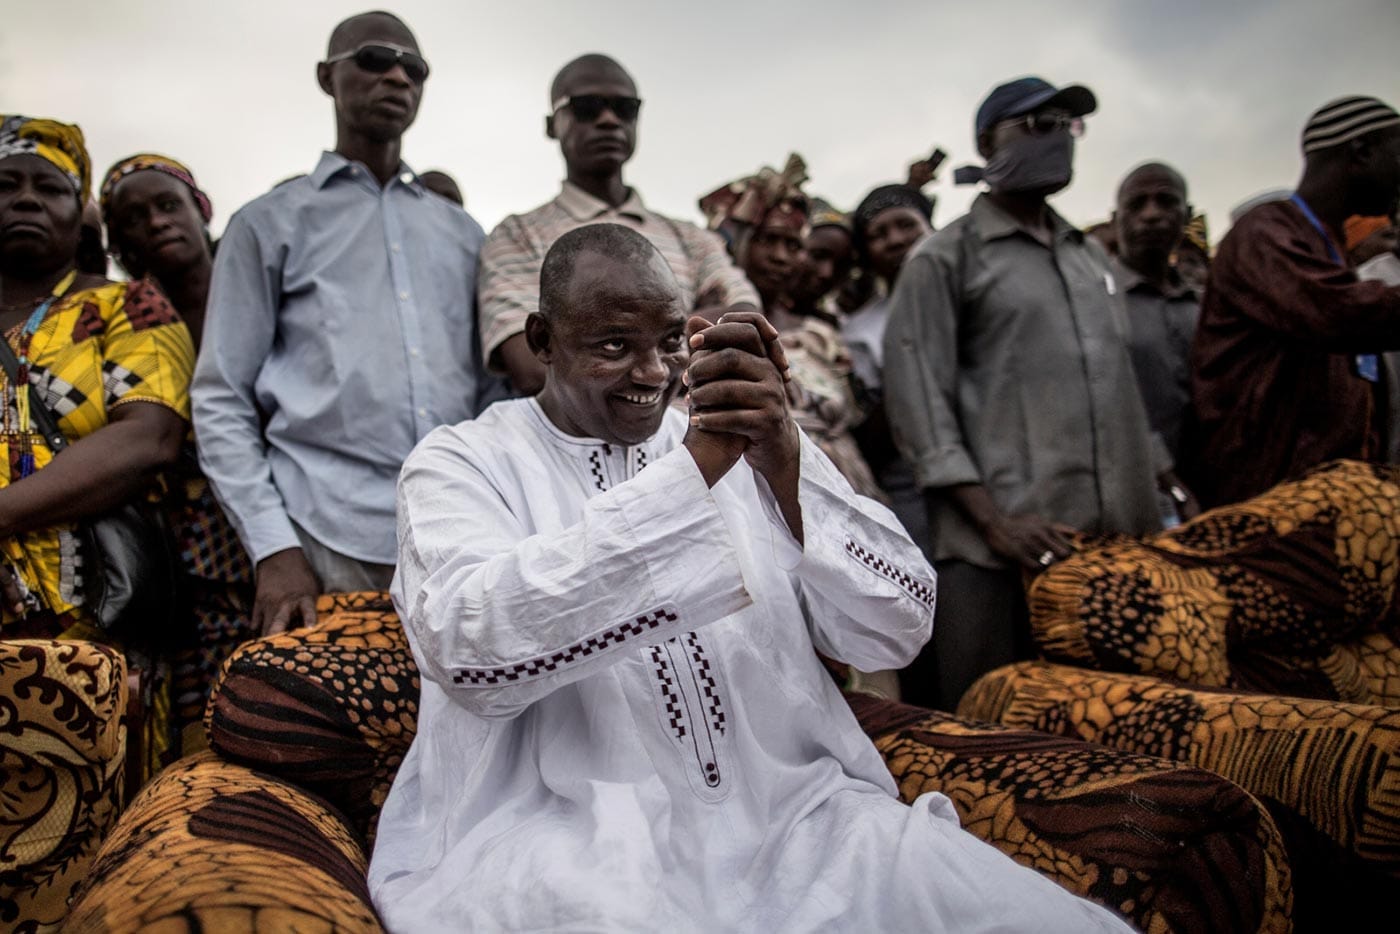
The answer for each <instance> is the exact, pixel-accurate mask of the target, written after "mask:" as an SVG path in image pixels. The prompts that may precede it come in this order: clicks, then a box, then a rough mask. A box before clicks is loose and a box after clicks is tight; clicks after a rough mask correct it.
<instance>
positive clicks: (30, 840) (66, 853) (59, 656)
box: [0, 640, 127, 934]
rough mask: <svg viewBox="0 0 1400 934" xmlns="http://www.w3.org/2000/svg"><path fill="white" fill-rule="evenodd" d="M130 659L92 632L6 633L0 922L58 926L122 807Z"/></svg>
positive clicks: (17, 927)
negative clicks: (70, 637)
mask: <svg viewBox="0 0 1400 934" xmlns="http://www.w3.org/2000/svg"><path fill="white" fill-rule="evenodd" d="M126 699H127V684H126V662H125V660H124V659H123V657H122V654H121V652H119V651H117V650H116V649H112V648H108V647H107V646H102V645H97V644H95V643H91V642H77V641H67V642H60V641H47V640H13V641H7V642H0V930H4V931H15V932H21V934H29V932H38V931H51V930H56V929H57V925H58V924H59V922H61V921H62V920H63V916H64V914H65V913H66V912H67V909H68V898H69V895H70V894H71V893H72V891H73V889H74V887H75V886H76V885H77V884H78V883H79V882H80V881H81V880H82V878H83V876H84V875H85V873H86V872H87V869H88V865H89V863H90V862H91V860H92V857H93V854H94V853H96V852H97V847H98V845H99V844H100V843H101V841H102V838H103V837H104V836H105V835H106V833H107V832H108V830H109V829H110V828H111V827H112V825H113V824H114V823H115V822H116V819H117V814H118V813H119V811H120V807H121V789H122V776H123V769H124V764H125V759H126V731H125V729H124V728H123V727H122V724H121V717H122V714H123V712H124V711H125V709H126Z"/></svg>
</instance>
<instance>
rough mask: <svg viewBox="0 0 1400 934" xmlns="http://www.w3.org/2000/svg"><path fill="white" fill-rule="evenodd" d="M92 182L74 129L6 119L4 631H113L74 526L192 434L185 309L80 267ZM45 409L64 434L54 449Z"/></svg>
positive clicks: (84, 635) (1, 211)
mask: <svg viewBox="0 0 1400 934" xmlns="http://www.w3.org/2000/svg"><path fill="white" fill-rule="evenodd" d="M90 183H91V172H90V163H89V160H88V154H87V151H86V149H85V147H84V144H83V136H82V132H81V131H80V130H79V129H78V128H77V127H75V126H70V125H68V124H63V123H59V122H57V121H53V120H45V119H37V118H28V117H21V116H13V115H11V116H0V330H3V332H4V336H5V339H6V340H7V341H8V342H9V345H10V349H11V351H13V353H14V355H15V357H16V358H17V359H18V362H19V365H20V377H21V379H20V380H17V381H16V384H12V383H11V381H10V380H9V379H8V378H7V377H6V376H5V375H4V374H3V373H0V383H3V389H2V390H0V395H3V413H0V415H2V417H0V592H3V599H0V603H3V617H0V638H78V639H91V640H93V641H100V642H108V643H111V642H112V641H113V640H112V639H111V638H109V637H108V636H107V634H105V633H104V632H103V631H102V630H100V629H99V628H98V627H97V626H96V625H95V622H94V619H93V617H92V615H91V613H90V612H89V611H88V610H87V609H86V608H85V607H84V605H83V604H84V587H83V573H84V555H83V554H82V550H81V549H80V548H79V540H78V538H77V537H76V536H75V535H74V528H75V525H74V524H75V523H78V522H82V521H84V520H87V519H91V518H93V517H96V516H99V515H101V514H103V513H104V512H107V511H110V510H111V509H113V508H114V507H117V506H119V505H121V504H122V503H125V502H129V501H131V500H132V499H133V498H136V497H142V496H146V495H148V494H149V493H150V491H151V490H152V489H153V487H154V485H155V482H156V480H157V478H158V477H159V475H160V474H161V472H162V471H163V470H165V469H166V468H168V467H170V466H171V465H173V464H174V463H175V462H176V459H177V458H178V456H179V453H180V445H181V443H182V441H183V440H184V437H185V434H186V432H187V431H188V430H189V416H190V403H189V383H190V376H191V372H192V370H193V366H194V346H193V344H192V343H191V341H190V335H189V331H188V330H187V329H186V327H185V325H184V324H183V323H182V322H181V321H180V319H179V317H178V315H177V314H176V313H175V310H174V309H173V308H172V307H171V306H170V303H169V302H168V301H166V299H165V297H164V296H163V295H161V293H160V291H159V290H158V289H157V288H155V287H154V286H152V285H151V284H149V283H146V282H131V283H115V282H109V281H107V280H106V279H103V278H101V277H98V276H93V275H89V274H85V273H81V272H79V271H78V270H77V267H76V260H77V253H78V245H79V242H80V238H81V229H82V213H83V206H84V204H85V203H86V201H87V200H88V195H89V189H90ZM39 404H45V405H47V406H48V408H49V409H50V411H52V412H53V413H54V414H55V416H57V419H58V425H59V428H60V429H61V430H62V431H63V433H64V435H65V436H66V437H67V439H68V441H69V444H68V446H67V447H66V448H64V450H63V451H62V452H61V453H60V454H59V455H58V456H55V455H54V453H53V452H52V451H51V450H50V449H49V446H48V445H47V444H46V443H45V440H44V438H43V435H42V434H41V433H40V432H39V431H38V430H37V429H36V425H35V422H34V419H33V417H32V414H31V413H32V410H33V407H34V406H36V405H39ZM89 560H90V559H89ZM124 648H125V649H127V651H128V654H129V655H130V654H131V653H133V652H139V648H138V647H136V646H134V645H129V646H124ZM136 661H137V662H138V663H141V664H143V666H146V667H149V665H150V659H147V658H141V659H137V660H136ZM151 740H152V744H153V745H152V747H150V750H149V751H150V752H151V753H152V755H153V756H155V755H158V754H159V752H160V750H161V748H162V747H163V745H164V742H165V738H164V737H163V735H162V732H161V730H159V729H157V730H156V731H155V733H153V734H152V736H151Z"/></svg>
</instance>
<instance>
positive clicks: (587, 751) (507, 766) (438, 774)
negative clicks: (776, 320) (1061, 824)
mask: <svg viewBox="0 0 1400 934" xmlns="http://www.w3.org/2000/svg"><path fill="white" fill-rule="evenodd" d="M540 289H541V300H540V310H539V311H538V312H537V313H535V314H532V315H531V316H530V319H529V322H528V325H527V331H526V333H527V335H528V338H529V342H530V346H531V349H532V350H533V352H534V353H535V355H536V357H537V358H538V359H539V360H540V362H541V363H542V364H543V365H544V366H545V368H546V377H545V385H544V388H543V390H542V391H541V392H540V394H539V396H538V397H535V398H530V399H518V400H512V401H509V402H502V403H498V404H497V405H495V406H493V407H492V408H490V409H489V410H487V411H486V412H485V413H484V414H482V415H481V416H480V417H479V418H477V419H476V420H475V421H468V422H463V423H461V424H459V425H457V426H455V427H451V428H440V429H438V430H436V431H434V432H433V433H432V434H431V435H430V436H429V438H427V439H425V441H424V442H423V444H422V445H420V446H419V447H418V449H417V450H416V451H415V452H414V453H413V455H411V456H410V457H409V459H408V461H407V463H406V464H405V467H404V472H403V475H402V477H401V478H400V486H399V540H400V553H399V556H400V564H399V571H398V577H397V578H396V580H395V584H394V601H395V604H396V605H397V607H398V610H399V612H400V614H401V616H402V618H403V620H404V624H405V628H406V630H407V633H408V637H409V640H410V642H411V644H412V647H413V652H414V657H415V658H416V660H417V663H418V665H419V667H420V669H421V671H422V674H423V689H422V699H421V706H420V716H419V724H418V733H417V737H416V739H415V740H414V742H413V746H412V748H411V749H410V751H409V753H408V756H407V757H406V758H405V761H404V764H403V767H402V768H401V769H400V771H399V773H398V776H397V778H396V780H395V782H394V786H393V790H392V791H391V792H390V795H389V799H388V801H387V803H386V804H385V807H384V810H383V812H382V814H381V817H380V822H379V831H378V841H377V844H376V847H375V852H374V858H373V860H372V862H371V866H370V878H369V881H370V889H371V893H372V895H373V898H374V902H375V906H376V907H377V908H378V910H379V912H380V914H381V916H382V917H383V919H384V921H385V923H386V926H387V927H388V928H389V929H390V930H393V931H412V932H415V934H419V932H430V931H462V930H550V931H560V930H570V931H575V930H586V931H662V930H664V931H690V930H699V929H705V930H765V929H770V928H771V929H779V930H784V931H790V930H817V929H831V928H833V927H836V928H843V929H851V930H908V929H910V928H911V926H912V927H918V928H921V929H924V928H926V929H933V930H957V931H966V930H974V929H979V930H980V929H993V928H995V929H997V930H1031V929H1035V930H1065V931H1068V930H1074V931H1083V930H1092V929H1099V930H1102V929H1110V930H1120V929H1123V928H1122V925H1121V923H1120V922H1117V921H1116V919H1115V918H1114V917H1113V916H1112V915H1111V914H1109V913H1108V912H1106V911H1104V910H1102V909H1100V908H1097V907H1096V906H1093V905H1091V904H1090V903H1088V902H1083V901H1080V900H1079V899H1077V898H1075V897H1074V896H1072V895H1070V894H1069V893H1068V892H1066V891H1064V890H1063V889H1060V888H1059V887H1058V886H1056V885H1055V884H1054V883H1052V882H1050V881H1049V880H1047V879H1045V878H1044V877H1042V876H1040V875H1038V874H1036V873H1035V872H1033V871H1031V870H1029V869H1024V868H1022V867H1019V866H1017V865H1016V864H1015V863H1013V862H1012V861H1011V860H1010V859H1008V858H1007V857H1005V856H1003V855H1002V854H1000V853H999V852H998V851H996V850H995V849H993V848H992V847H990V846H988V845H986V844H983V843H981V842H979V841H978V840H976V839H975V838H974V837H972V836H971V835H969V834H967V833H964V832H963V831H961V830H960V829H959V828H958V826H957V819H956V815H955V812H954V811H953V808H952V805H951V803H950V802H949V801H948V800H947V799H946V798H944V797H942V796H941V795H936V794H930V795H926V796H924V797H922V798H920V799H919V801H918V803H917V805H916V806H915V807H913V808H910V807H906V806H904V805H903V804H901V803H899V801H898V800H897V799H896V798H895V796H894V795H895V789H894V785H893V783H892V781H891V778H890V775H889V773H888V771H886V769H885V767H884V765H883V763H882V760H881V758H880V756H879V754H878V753H877V752H876V750H875V749H874V747H873V746H872V745H871V744H870V742H869V741H868V740H867V739H866V738H865V736H864V735H863V734H862V733H861V731H860V727H859V726H858V725H857V723H856V721H855V718H854V716H853V715H852V714H851V712H850V710H849V709H848V708H847V707H846V705H845V703H844V702H843V701H842V699H841V695H840V694H839V693H838V691H837V689H836V686H835V684H834V683H833V682H832V680H831V679H830V678H829V676H827V675H826V674H825V672H824V670H823V669H822V666H821V664H820V662H819V661H818V660H817V655H816V651H815V650H816V649H820V650H821V651H822V652H825V653H826V654H828V655H831V656H833V657H836V658H838V659H840V660H842V661H846V662H849V663H851V664H853V665H857V666H859V667H862V668H865V669H868V670H875V669H881V668H889V667H898V666H900V665H902V664H904V663H905V662H907V661H908V660H909V658H910V657H911V656H912V655H913V654H914V653H915V652H916V651H917V650H918V648H919V646H920V645H922V644H923V642H924V640H925V639H927V638H928V634H929V627H930V625H931V620H932V616H933V603H934V579H933V573H932V571H931V569H930V568H929V566H928V564H927V563H926V562H925V561H924V559H923V558H922V557H921V555H920V553H919V551H918V549H917V548H915V546H914V545H913V544H912V543H911V542H910V541H909V539H908V537H907V536H906V535H905V534H904V533H903V532H902V531H900V528H899V524H898V522H897V521H896V520H895V518H894V516H893V515H891V514H890V512H889V511H888V510H886V509H884V508H883V507H881V506H879V505H878V504H876V503H874V502H872V501H870V500H867V499H863V498H860V497H857V496H855V495H854V494H853V493H852V492H851V489H850V487H849V486H848V485H847V484H846V482H845V481H844V480H842V479H841V477H840V475H839V474H838V473H837V472H836V470H835V469H834V468H833V467H832V465H831V464H830V462H829V461H827V460H826V458H825V457H824V456H823V455H822V454H821V453H820V452H819V451H818V449H817V448H816V446H815V445H813V444H812V443H811V442H810V441H808V440H807V439H806V437H805V436H803V435H802V433H801V432H800V431H799V430H798V429H797V428H796V426H795V425H794V424H793V422H792V420H791V418H790V417H789V415H788V413H787V410H786V402H785V394H784V391H783V384H782V378H781V376H780V374H779V368H778V366H777V365H775V363H774V360H779V361H781V350H780V348H779V347H778V345H777V343H776V332H774V331H773V330H772V329H771V327H769V326H768V325H766V323H765V322H763V320H762V319H761V318H759V317H758V316H757V315H756V314H752V313H749V314H742V313H741V314H737V315H729V316H725V317H724V318H723V319H721V321H720V323H718V324H716V325H715V326H713V327H710V328H708V329H704V330H698V329H699V328H702V327H704V322H703V321H697V320H696V319H692V321H691V323H690V325H689V327H691V328H693V329H697V331H696V333H695V334H694V336H692V337H691V338H690V342H689V343H690V345H691V347H692V348H697V349H698V352H697V353H696V354H695V355H694V356H693V357H690V358H689V362H688V366H687V352H686V338H685V330H686V329H687V321H686V309H685V305H684V303H683V301H682V299H681V291H680V289H679V287H678V285H677V283H676V280H675V276H674V275H673V274H672V273H671V271H670V269H669V268H668V266H667V264H666V261H665V259H664V258H663V257H662V255H661V254H660V253H659V252H658V251H657V250H656V248H655V247H653V246H652V245H651V244H650V243H648V242H647V240H646V239H645V237H643V236H642V235H641V234H639V233H637V232H635V231H632V230H630V229H628V228H625V227H622V226H619V225H613V224H599V225H593V226H588V227H582V228H579V229H577V230H574V231H571V232H569V233H567V234H565V235H563V236H562V237H560V238H559V240H558V241H557V242H556V243H555V244H554V246H553V247H552V248H551V249H550V251H549V254H548V256H547V257H546V259H545V261H544V264H543V267H542V270H541V285H540ZM760 328H761V329H763V330H762V332H760ZM765 350H767V351H768V355H767V356H765ZM683 373H684V374H685V375H684V377H683V376H682V374H683ZM682 382H684V383H685V384H686V385H687V386H688V387H689V402H690V406H691V408H690V412H691V416H690V419H689V421H688V422H687V419H686V417H685V416H684V415H683V414H682V413H680V412H679V411H676V410H673V409H672V408H671V406H670V401H671V398H672V397H673V396H674V395H675V393H676V392H677V390H678V388H679V387H680V385H681V384H682Z"/></svg>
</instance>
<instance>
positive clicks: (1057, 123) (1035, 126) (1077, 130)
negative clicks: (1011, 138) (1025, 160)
mask: <svg viewBox="0 0 1400 934" xmlns="http://www.w3.org/2000/svg"><path fill="white" fill-rule="evenodd" d="M1006 122H1007V123H1010V124H1012V125H1014V126H1023V127H1025V128H1026V132H1027V133H1033V134H1035V135H1036V136H1047V135H1049V134H1051V133H1054V132H1055V131H1056V130H1068V131H1069V135H1070V136H1072V137H1074V138H1075V139H1079V137H1081V136H1083V135H1084V118H1083V117H1071V116H1070V115H1069V114H1067V113H1060V112H1057V111H1053V110H1051V111H1046V112H1044V113H1038V114H1026V115H1025V116H1023V117H1012V118H1010V119H1009V120H1007V121H1006Z"/></svg>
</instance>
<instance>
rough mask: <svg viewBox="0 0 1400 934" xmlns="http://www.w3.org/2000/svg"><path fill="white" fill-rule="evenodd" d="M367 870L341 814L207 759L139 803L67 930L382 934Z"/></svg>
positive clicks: (85, 933) (106, 849)
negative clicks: (371, 900) (370, 890)
mask: <svg viewBox="0 0 1400 934" xmlns="http://www.w3.org/2000/svg"><path fill="white" fill-rule="evenodd" d="M367 865H368V863H367V861H366V859H365V854H364V851H363V850H362V849H361V848H360V844H359V842H358V840H357V839H356V837H355V834H354V833H353V832H352V831H351V830H350V829H349V827H348V826H347V825H346V823H345V820H344V818H343V817H341V816H340V815H339V814H337V813H336V812H335V811H334V809H332V808H330V807H329V806H327V805H326V804H325V803H324V802H322V801H320V800H318V799H317V798H314V797H312V796H311V795H308V794H306V793H305V792H303V791H300V790H298V789H296V788H293V787H291V786H290V785H287V784H285V783H283V782H280V781H278V780H277V779H275V778H273V777H272V776H270V775H266V774H263V773H259V772H254V771H251V770H249V769H245V768H241V767H239V766H236V765H232V764H230V763H227V762H223V761H221V760H220V759H219V758H218V757H217V756H216V755H214V754H213V753H212V752H207V751H206V752H202V753H198V754H196V755H194V756H190V757H188V758H185V759H181V760H180V761H179V762H177V763H175V764H174V765H172V766H171V767H170V768H168V769H166V770H165V771H164V772H162V773H161V774H160V776H158V777H157V778H156V780H155V781H153V782H152V783H151V784H150V785H148V786H147V787H146V789H145V790H144V791H142V793H141V794H140V795H139V796H138V797H137V799H136V800H135V801H134V802H133V803H132V806H131V809H130V810H129V811H128V812H127V815H126V817H125V818H123V820H122V821H121V823H120V824H118V825H117V829H116V830H115V831H114V832H113V833H112V835H111V837H109V838H108V840H107V841H106V842H105V843H104V844H103V846H102V850H101V852H100V853H99V854H98V856H97V859H96V860H95V861H94V862H93V864H92V870H91V872H90V874H89V878H88V881H87V883H86V884H85V885H84V887H83V890H82V891H81V892H80V893H79V896H78V899H77V900H76V901H75V903H74V906H73V912H72V914H71V915H70V917H69V919H68V922H67V923H66V924H65V925H64V928H63V930H64V931H65V934H98V932H101V934H119V932H127V931H172V932H175V931H179V932H188V931H209V932H218V934H285V932H289V931H326V932H330V931H336V932H343V934H370V932H373V934H381V932H382V931H383V928H382V927H381V926H380V924H379V920H378V918H377V917H376V916H375V913H374V909H373V907H372V906H371V904H370V900H369V890H368V888H367V887H366V885H365V870H366V867H367Z"/></svg>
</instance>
